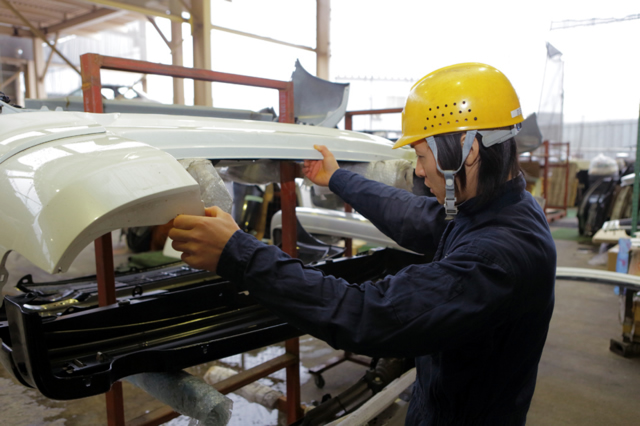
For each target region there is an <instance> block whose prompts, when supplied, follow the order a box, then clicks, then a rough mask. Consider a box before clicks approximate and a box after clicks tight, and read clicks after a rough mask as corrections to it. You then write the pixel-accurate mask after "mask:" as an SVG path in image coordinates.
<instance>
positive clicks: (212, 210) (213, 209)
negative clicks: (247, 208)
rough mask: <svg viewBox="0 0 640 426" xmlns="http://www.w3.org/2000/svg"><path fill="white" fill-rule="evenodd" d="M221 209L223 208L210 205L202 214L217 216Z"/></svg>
mask: <svg viewBox="0 0 640 426" xmlns="http://www.w3.org/2000/svg"><path fill="white" fill-rule="evenodd" d="M222 211H223V210H222V209H221V208H220V207H218V206H211V207H207V208H206V209H204V214H205V216H209V217H218V213H219V212H222Z"/></svg>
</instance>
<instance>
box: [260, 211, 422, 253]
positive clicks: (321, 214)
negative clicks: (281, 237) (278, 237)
mask: <svg viewBox="0 0 640 426" xmlns="http://www.w3.org/2000/svg"><path fill="white" fill-rule="evenodd" d="M296 217H297V219H298V221H299V222H300V225H302V227H303V228H304V229H305V230H306V231H307V232H309V233H310V234H322V235H331V236H333V237H339V238H355V239H358V240H363V241H366V242H367V243H369V244H372V245H377V246H380V247H391V248H395V249H398V250H403V251H410V250H407V249H405V248H403V247H401V246H399V245H398V244H397V243H396V242H395V241H393V240H392V239H391V238H389V237H387V236H386V235H384V234H383V233H382V232H380V230H378V228H376V227H375V226H374V225H373V224H372V223H371V222H370V221H369V220H368V219H367V218H366V217H364V216H362V215H360V214H358V213H345V212H341V211H337V210H329V209H322V208H318V207H296ZM281 228H282V212H280V211H279V212H277V213H275V214H274V215H273V218H271V235H273V232H274V231H275V230H277V229H281Z"/></svg>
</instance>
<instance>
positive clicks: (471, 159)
mask: <svg viewBox="0 0 640 426" xmlns="http://www.w3.org/2000/svg"><path fill="white" fill-rule="evenodd" d="M466 138H467V134H466V133H465V134H463V135H462V137H461V138H460V144H464V140H465V139H466ZM479 158H480V145H479V142H478V139H476V138H474V139H473V145H471V150H470V151H469V155H468V156H467V159H466V160H465V162H464V165H465V166H468V167H470V166H473V165H474V164H476V162H477V161H478V159H479Z"/></svg>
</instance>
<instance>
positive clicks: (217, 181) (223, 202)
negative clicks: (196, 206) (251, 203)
mask: <svg viewBox="0 0 640 426" xmlns="http://www.w3.org/2000/svg"><path fill="white" fill-rule="evenodd" d="M178 161H179V162H180V164H182V166H183V167H184V168H185V170H186V171H187V172H189V174H190V175H191V177H193V178H194V179H195V180H196V182H198V185H200V195H201V196H202V202H203V203H204V205H205V206H206V207H211V206H217V207H220V208H221V209H222V210H224V211H225V212H227V213H231V207H232V205H233V198H232V197H231V194H229V191H228V190H227V187H226V186H225V184H224V181H223V180H222V178H221V177H220V175H219V174H218V172H217V171H216V169H215V168H214V167H213V165H212V164H211V161H209V160H205V159H202V158H185V159H183V160H178Z"/></svg>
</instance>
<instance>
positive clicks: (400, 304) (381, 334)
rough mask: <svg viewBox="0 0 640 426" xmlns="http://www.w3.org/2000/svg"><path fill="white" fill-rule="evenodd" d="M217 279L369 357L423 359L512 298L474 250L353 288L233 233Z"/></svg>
mask: <svg viewBox="0 0 640 426" xmlns="http://www.w3.org/2000/svg"><path fill="white" fill-rule="evenodd" d="M218 273H219V274H220V275H221V276H223V277H225V278H227V279H230V280H232V281H234V282H236V283H237V284H239V285H240V286H241V288H246V289H247V290H249V292H250V294H251V295H252V296H254V297H255V298H256V299H257V300H259V301H260V303H261V304H262V305H263V306H265V307H267V308H269V309H270V310H272V311H273V312H275V313H276V314H278V315H279V316H280V317H282V318H283V319H285V320H287V321H288V322H289V323H290V324H292V325H294V326H296V327H297V328H300V329H301V330H303V331H304V332H305V333H309V334H311V335H313V336H315V337H318V338H320V339H322V340H325V341H326V342H328V343H329V344H330V345H331V346H333V347H335V348H340V349H345V350H349V351H353V352H356V353H360V354H364V355H370V356H397V357H400V356H405V357H406V356H421V355H426V354H429V353H432V352H434V351H437V350H443V349H446V348H447V347H448V346H450V345H456V344H460V343H461V342H462V341H464V339H465V338H467V337H468V336H472V335H473V333H474V331H475V330H476V328H477V327H482V326H483V325H484V324H487V323H488V322H493V321H496V320H497V318H498V317H499V315H500V312H501V311H502V308H504V307H505V306H506V305H508V303H509V300H510V297H511V294H510V293H511V287H510V286H508V285H504V283H505V280H506V275H507V274H506V273H505V271H504V270H502V269H501V268H500V267H498V266H496V265H495V264H493V263H492V262H488V261H486V259H484V258H483V254H482V253H479V252H477V251H476V250H475V249H474V248H472V247H468V248H466V249H460V250H456V251H455V252H454V253H452V255H450V256H448V257H447V259H445V260H443V261H441V262H436V263H430V264H421V265H412V266H409V267H408V268H405V269H403V270H402V271H400V272H399V273H398V274H396V275H389V276H387V277H385V278H384V279H382V280H379V281H377V282H375V283H373V282H364V283H361V284H351V283H348V282H347V281H345V280H343V279H339V278H336V277H333V276H325V275H324V274H323V273H322V272H321V271H319V270H317V269H313V268H310V267H306V266H304V265H303V264H302V262H300V261H299V260H297V259H292V258H291V257H289V256H288V255H287V254H285V253H284V252H282V251H281V250H280V249H278V248H277V247H274V246H268V245H265V244H263V243H261V242H259V241H258V240H256V239H255V238H254V237H253V236H251V235H248V234H245V233H243V232H242V231H236V233H235V234H233V236H232V237H231V239H230V240H229V242H228V243H227V245H226V246H225V249H224V251H223V254H222V257H221V258H220V263H219V267H218Z"/></svg>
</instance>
